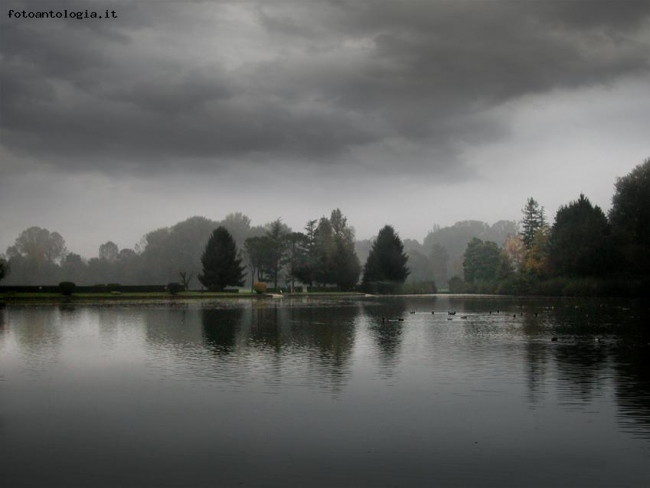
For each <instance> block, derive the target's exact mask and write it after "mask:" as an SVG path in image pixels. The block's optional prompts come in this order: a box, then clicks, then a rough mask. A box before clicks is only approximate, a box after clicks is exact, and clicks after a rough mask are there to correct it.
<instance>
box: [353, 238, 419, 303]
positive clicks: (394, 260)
mask: <svg viewBox="0 0 650 488" xmlns="http://www.w3.org/2000/svg"><path fill="white" fill-rule="evenodd" d="M407 262H408V257H407V256H406V253H405V252H404V244H403V243H402V240H401V239H400V238H399V236H398V235H397V233H396V232H395V229H393V227H391V226H390V225H386V226H385V227H384V228H382V229H381V230H380V231H379V234H378V235H377V239H375V241H374V242H373V243H372V248H371V249H370V254H369V255H368V259H367V260H366V264H365V266H364V267H363V281H362V284H363V286H364V288H365V289H367V290H373V289H375V288H376V290H375V291H379V292H382V291H387V292H392V291H395V289H396V288H397V285H399V284H401V283H404V281H405V280H406V277H407V276H408V275H409V273H410V271H409V268H408V266H407V265H406V263H407Z"/></svg>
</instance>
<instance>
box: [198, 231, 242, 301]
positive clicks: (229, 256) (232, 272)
mask: <svg viewBox="0 0 650 488" xmlns="http://www.w3.org/2000/svg"><path fill="white" fill-rule="evenodd" d="M241 261H242V260H241V258H239V257H238V256H237V245H236V244H235V240H234V239H233V237H232V235H230V232H228V231H227V230H226V228H225V227H221V226H220V227H218V228H217V229H215V231H214V232H213V233H212V235H211V236H210V239H208V243H207V244H206V246H205V251H204V252H203V256H202V257H201V263H202V264H203V274H200V275H199V281H200V282H201V283H202V284H203V286H205V287H206V288H207V289H209V290H213V291H221V290H223V289H224V288H225V287H226V286H243V285H244V269H245V268H244V266H242V265H241Z"/></svg>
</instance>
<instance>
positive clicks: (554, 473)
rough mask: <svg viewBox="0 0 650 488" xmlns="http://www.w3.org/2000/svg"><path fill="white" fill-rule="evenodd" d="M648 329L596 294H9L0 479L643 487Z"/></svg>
mask: <svg viewBox="0 0 650 488" xmlns="http://www.w3.org/2000/svg"><path fill="white" fill-rule="evenodd" d="M449 310H455V311H456V314H455V315H453V316H452V315H448V313H447V312H448V311H449ZM432 311H434V312H435V313H432ZM400 319H403V320H400ZM649 329H650V323H649V320H648V312H647V306H645V308H644V306H642V305H640V304H635V303H634V302H619V301H607V300H600V301H597V300H553V301H549V300H521V299H504V298H489V297H482V298H481V297H453V296H438V297H400V298H370V297H367V298H346V299H289V298H283V299H275V300H274V299H260V300H256V299H252V300H249V299H241V300H228V301H226V300H224V301H203V302H196V301H192V302H184V301H181V300H174V301H170V302H167V303H161V302H158V303H113V304H102V305H77V306H71V305H63V306H30V307H21V306H7V307H6V308H5V309H4V310H0V486H2V487H7V488H10V487H12V488H13V487H22V486H30V487H31V486H34V487H52V486H64V487H97V486H102V487H103V486H106V487H138V488H140V487H179V488H185V487H189V488H191V487H231V486H232V487H239V486H245V487H246V486H248V487H293V486H300V487H321V486H322V487H370V486H376V487H447V486H449V487H452V486H459V487H482V488H483V487H601V486H606V487H647V486H650V367H649V366H650V346H648V342H649V341H650V337H649V335H648V332H649ZM554 339H555V340H554Z"/></svg>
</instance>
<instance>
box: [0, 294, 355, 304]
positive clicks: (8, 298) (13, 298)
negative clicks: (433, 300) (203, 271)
mask: <svg viewBox="0 0 650 488" xmlns="http://www.w3.org/2000/svg"><path fill="white" fill-rule="evenodd" d="M282 296H283V297H287V298H289V297H337V296H364V294H363V293H359V292H314V293H285V294H284V295H282ZM220 298H239V299H249V300H250V299H271V298H273V296H272V295H271V294H261V295H260V294H257V293H250V292H241V293H228V292H224V293H217V292H202V291H196V292H195V291H187V292H180V293H177V294H175V295H171V294H169V293H167V292H141V293H73V294H72V295H68V296H66V295H62V294H61V293H0V304H2V303H4V304H14V303H20V304H25V303H34V304H36V303H91V302H95V301H96V302H106V301H129V300H153V301H165V302H168V301H175V300H214V299H220Z"/></svg>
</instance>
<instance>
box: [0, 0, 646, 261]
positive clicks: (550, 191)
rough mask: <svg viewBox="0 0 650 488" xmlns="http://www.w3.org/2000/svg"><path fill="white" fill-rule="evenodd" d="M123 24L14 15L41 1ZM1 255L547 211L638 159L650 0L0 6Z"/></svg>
mask: <svg viewBox="0 0 650 488" xmlns="http://www.w3.org/2000/svg"><path fill="white" fill-rule="evenodd" d="M52 9H56V10H55V12H56V11H61V12H63V11H64V9H67V10H68V12H84V11H85V10H86V9H89V10H90V11H97V12H98V13H99V15H102V16H104V14H105V11H106V9H108V10H109V11H115V15H116V16H117V18H115V19H113V18H109V19H106V18H103V19H81V20H79V19H70V18H68V19H38V18H16V17H15V15H13V16H12V17H11V18H9V11H10V10H15V11H18V12H19V13H21V14H22V11H23V10H25V11H26V13H27V14H28V15H29V12H41V11H48V12H49V11H50V10H52ZM0 22H1V26H0V29H1V34H0V36H1V41H2V42H1V46H0V49H1V57H0V62H1V76H2V79H1V82H2V84H1V95H2V99H1V109H2V118H1V129H2V133H1V141H0V143H1V147H0V161H1V165H2V167H1V180H0V229H1V232H0V252H4V251H5V250H6V248H7V246H9V245H11V244H13V242H14V240H15V238H16V237H17V236H18V234H19V233H20V232H21V231H22V230H24V229H26V228H28V227H30V226H33V225H36V226H40V227H45V228H47V229H49V230H50V231H58V232H59V233H60V234H62V235H63V237H64V238H65V239H66V242H67V245H68V248H69V250H71V251H74V252H78V253H80V254H82V255H84V256H86V257H92V256H95V255H97V248H98V247H99V245H100V244H101V243H103V242H106V241H107V240H109V239H110V240H113V241H115V242H116V243H117V244H118V245H119V247H120V248H124V247H133V245H134V244H135V243H136V242H137V241H138V240H139V239H140V237H141V236H142V235H143V234H144V233H146V232H148V231H150V230H153V229H155V228H157V227H161V226H168V225H172V224H174V223H176V222H178V221H180V220H184V219H185V218H187V217H190V216H193V215H203V216H205V217H208V218H211V219H215V220H219V219H222V218H223V217H225V215H226V214H227V213H229V212H235V211H242V212H244V213H245V214H247V215H248V216H249V217H251V219H252V220H253V224H263V223H266V222H268V221H270V220H273V219H275V218H277V217H282V218H283V220H284V221H285V222H286V223H287V224H289V225H290V226H292V227H294V229H300V228H302V227H303V225H304V223H305V222H306V221H307V220H308V219H311V218H318V217H320V216H322V215H328V214H329V213H330V212H331V210H332V209H333V208H337V207H338V208H341V210H342V211H343V213H344V214H345V215H346V216H347V217H348V220H349V222H350V223H351V224H352V225H353V226H354V227H355V228H356V229H357V237H358V238H368V237H371V236H372V235H373V234H375V233H376V232H377V231H378V229H379V228H380V227H381V226H383V225H384V224H386V223H390V224H392V225H394V226H395V228H396V229H397V230H398V231H399V232H400V234H401V236H402V237H408V238H414V239H418V240H420V241H421V240H422V239H423V238H424V236H425V235H426V233H427V232H428V231H429V230H430V229H431V228H432V226H433V225H434V224H436V223H437V224H440V225H451V224H453V223H454V222H456V221H458V220H468V219H476V220H484V221H486V222H489V223H492V222H494V221H496V220H501V219H511V220H518V219H519V218H520V216H521V214H520V209H521V208H522V207H523V205H524V203H525V200H526V198H528V197H529V196H533V197H534V198H536V199H537V200H538V201H539V202H540V203H541V204H542V205H544V206H545V207H546V209H547V211H548V213H549V215H550V216H551V217H552V216H553V215H554V213H555V210H556V209H557V207H558V206H559V205H561V204H566V203H568V202H569V201H571V200H574V199H576V198H577V197H578V196H579V194H580V193H581V192H583V193H585V194H586V195H587V196H588V197H589V198H590V199H591V200H592V202H594V203H595V204H598V205H600V206H601V207H603V208H604V210H607V209H608V208H609V207H610V200H611V196H612V194H613V185H614V181H615V178H616V177H617V176H623V175H625V174H627V173H628V172H629V171H630V170H631V169H632V168H633V167H634V166H636V165H637V164H640V163H641V162H643V160H644V159H646V158H647V157H649V156H650V69H649V64H650V2H649V1H648V0H448V1H445V0H426V1H425V0H423V1H409V0H392V1H382V0H348V1H346V0H318V1H308V0H295V1H294V0H286V1H285V0H276V1H272V0H270V1H246V0H240V1H199V0H196V1H190V0H184V1H154V0H130V1H114V0H105V1H93V0H89V1H82V0H76V1H67V0H57V1H44V2H40V1H29V0H22V1H21V0H13V1H12V0H2V20H1V21H0Z"/></svg>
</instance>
